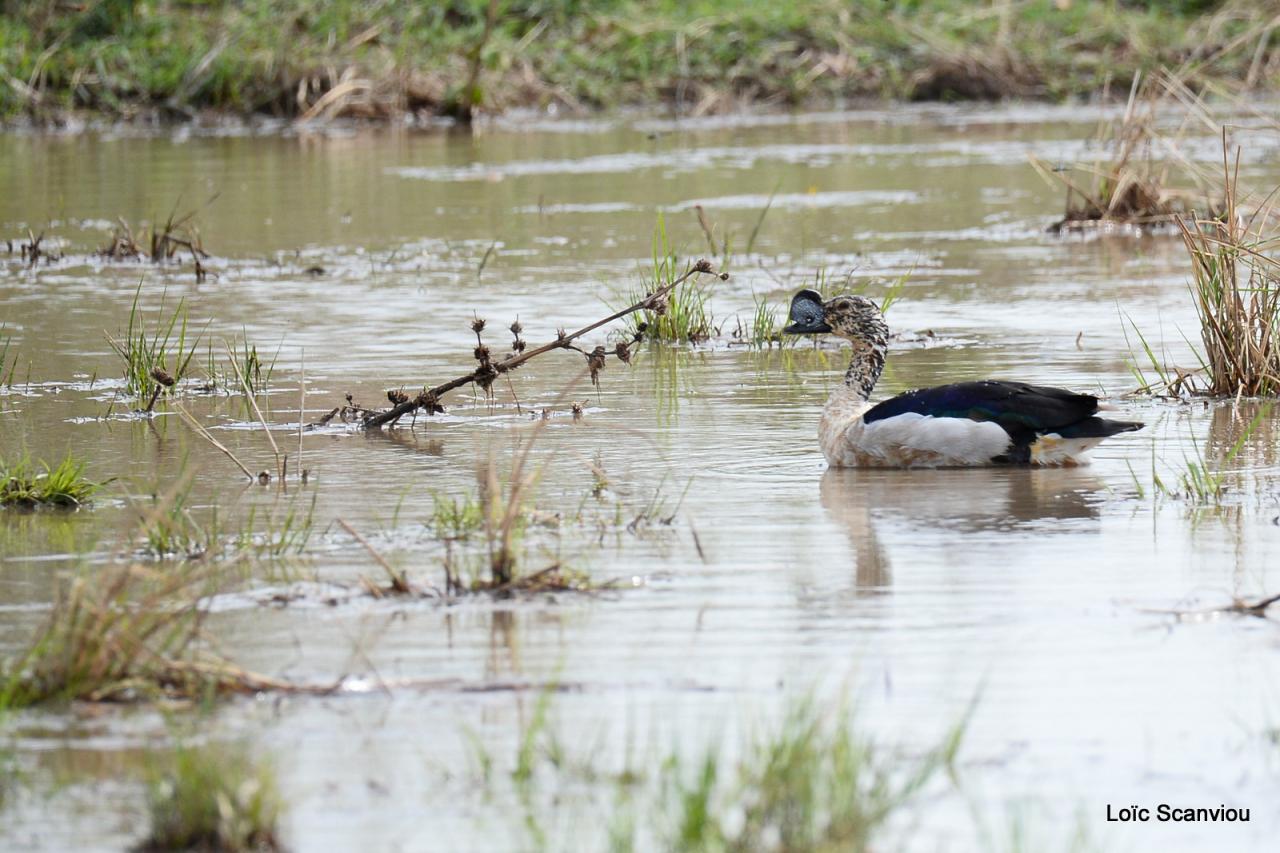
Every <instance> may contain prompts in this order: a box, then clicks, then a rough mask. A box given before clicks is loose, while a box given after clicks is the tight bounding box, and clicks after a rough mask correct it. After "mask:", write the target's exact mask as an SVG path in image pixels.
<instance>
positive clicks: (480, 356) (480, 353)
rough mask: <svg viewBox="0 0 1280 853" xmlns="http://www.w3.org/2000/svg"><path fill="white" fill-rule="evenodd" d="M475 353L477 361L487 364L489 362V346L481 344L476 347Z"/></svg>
mask: <svg viewBox="0 0 1280 853" xmlns="http://www.w3.org/2000/svg"><path fill="white" fill-rule="evenodd" d="M473 355H475V357H476V361H478V362H480V363H481V364H483V365H487V364H488V363H489V348H488V347H487V346H485V345H484V344H481V345H480V346H478V347H476V348H475V352H474V353H473Z"/></svg>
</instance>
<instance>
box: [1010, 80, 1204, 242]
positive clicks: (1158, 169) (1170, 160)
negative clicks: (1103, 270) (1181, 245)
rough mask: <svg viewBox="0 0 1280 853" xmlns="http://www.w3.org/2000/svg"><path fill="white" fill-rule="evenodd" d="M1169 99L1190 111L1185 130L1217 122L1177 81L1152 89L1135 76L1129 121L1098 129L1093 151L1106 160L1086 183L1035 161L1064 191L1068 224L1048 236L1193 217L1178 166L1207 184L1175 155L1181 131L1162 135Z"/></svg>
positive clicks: (1153, 82) (1093, 168)
mask: <svg viewBox="0 0 1280 853" xmlns="http://www.w3.org/2000/svg"><path fill="white" fill-rule="evenodd" d="M1166 94H1174V95H1175V96H1176V97H1177V98H1178V100H1179V102H1180V103H1181V104H1182V105H1183V106H1184V107H1185V109H1186V114H1185V116H1184V120H1183V122H1184V125H1185V124H1186V123H1187V122H1189V121H1191V120H1193V119H1194V120H1203V121H1205V122H1211V120H1210V119H1209V118H1208V110H1207V108H1205V107H1204V105H1203V104H1202V103H1201V102H1200V101H1199V99H1198V98H1197V97H1196V96H1195V95H1194V94H1193V93H1191V92H1190V90H1188V89H1187V88H1186V86H1185V84H1184V83H1183V82H1182V81H1181V80H1180V79H1178V78H1177V77H1176V76H1174V75H1173V74H1171V73H1169V72H1160V73H1159V74H1157V75H1154V76H1152V77H1150V78H1148V79H1147V80H1146V81H1142V78H1141V75H1140V74H1135V75H1134V77H1133V85H1132V87H1131V88H1130V91H1129V101H1128V104H1127V105H1126V107H1125V111H1124V113H1123V114H1122V115H1121V116H1120V118H1118V119H1115V120H1112V121H1104V122H1102V123H1101V124H1100V125H1099V128H1098V132H1097V134H1096V136H1095V139H1094V145H1095V146H1096V147H1097V148H1099V149H1100V150H1102V151H1104V152H1106V153H1105V154H1103V155H1100V156H1099V157H1098V159H1096V160H1095V161H1094V162H1093V164H1092V165H1090V166H1088V167H1086V168H1085V171H1086V172H1087V174H1088V182H1087V183H1082V182H1080V181H1077V180H1074V179H1073V178H1072V177H1070V175H1071V172H1070V170H1067V169H1065V168H1051V167H1050V166H1049V165H1048V164H1046V163H1044V162H1042V161H1040V160H1038V159H1036V158H1034V157H1033V158H1031V164H1032V166H1034V167H1035V169H1036V171H1037V172H1039V173H1040V175H1041V176H1042V177H1043V178H1045V180H1047V181H1049V182H1050V183H1052V184H1055V185H1058V186H1061V187H1063V188H1065V190H1066V201H1065V205H1064V211H1063V217H1062V219H1061V220H1059V221H1058V222H1056V223H1054V224H1053V225H1052V226H1051V227H1050V230H1052V231H1058V232H1061V231H1067V230H1078V229H1081V228H1088V227H1091V226H1094V225H1097V224H1099V223H1121V224H1126V225H1138V226H1143V227H1150V226H1156V225H1166V226H1167V225H1171V224H1173V223H1174V222H1175V221H1176V220H1177V219H1178V218H1179V217H1181V216H1185V215H1186V214H1187V213H1188V212H1189V211H1190V198H1191V193H1190V192H1189V191H1188V190H1187V189H1184V188H1175V187H1173V186H1172V184H1171V181H1172V178H1173V173H1174V168H1175V165H1177V166H1178V168H1179V169H1180V172H1181V174H1183V175H1184V176H1187V177H1190V178H1192V179H1194V180H1196V181H1197V182H1198V183H1202V182H1203V176H1202V175H1201V173H1200V172H1199V170H1198V169H1197V168H1196V167H1195V166H1194V165H1193V164H1192V163H1191V161H1189V160H1187V159H1186V158H1185V157H1179V156H1178V155H1177V139H1178V137H1179V136H1180V135H1181V133H1182V130H1183V128H1181V127H1180V128H1179V129H1178V130H1177V131H1175V132H1174V133H1172V134H1169V133H1165V132H1162V131H1161V130H1160V126H1159V122H1158V115H1159V109H1160V108H1161V106H1162V105H1163V104H1164V99H1165V96H1166Z"/></svg>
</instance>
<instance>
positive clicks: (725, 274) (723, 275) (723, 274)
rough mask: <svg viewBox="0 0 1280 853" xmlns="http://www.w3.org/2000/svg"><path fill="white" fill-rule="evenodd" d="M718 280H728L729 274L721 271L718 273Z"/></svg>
mask: <svg viewBox="0 0 1280 853" xmlns="http://www.w3.org/2000/svg"><path fill="white" fill-rule="evenodd" d="M720 280H721V281H728V280H729V274H728V273H727V272H722V273H720Z"/></svg>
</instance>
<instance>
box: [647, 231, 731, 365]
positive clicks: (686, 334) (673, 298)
mask: <svg viewBox="0 0 1280 853" xmlns="http://www.w3.org/2000/svg"><path fill="white" fill-rule="evenodd" d="M708 239H710V237H709V236H708ZM659 293H661V294H663V295H662V297H661V298H658V299H652V298H651V297H652V296H653V295H655V294H659ZM646 298H650V301H649V302H648V303H647V304H644V306H643V307H642V308H641V309H640V310H638V311H636V312H634V313H633V314H631V315H630V316H629V317H628V319H627V326H626V329H627V333H628V334H629V335H631V336H636V335H644V336H645V337H646V338H648V339H649V340H650V341H655V342H658V343H689V344H697V343H702V342H704V341H707V340H709V339H711V338H712V337H714V336H715V335H717V334H719V331H720V330H719V329H718V328H717V327H716V326H715V324H714V320H715V318H714V317H713V316H712V313H711V288H710V286H709V285H707V284H705V283H704V282H703V281H702V280H701V279H698V278H691V277H690V276H689V275H688V272H687V271H686V272H685V273H684V274H683V275H682V274H681V272H680V260H679V258H678V257H677V255H676V253H675V252H674V251H673V250H672V248H671V244H670V242H669V241H668V239H667V227H666V222H665V221H664V219H663V216H662V214H658V222H657V225H656V226H655V227H654V232H653V261H652V267H651V268H650V270H649V271H647V273H646V274H645V276H644V277H643V279H642V280H641V282H640V283H639V284H637V285H635V286H633V287H631V288H629V289H628V290H627V291H626V292H625V293H624V294H623V301H624V302H626V303H628V304H633V305H634V304H641V303H645V301H646Z"/></svg>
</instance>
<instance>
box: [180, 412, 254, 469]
mask: <svg viewBox="0 0 1280 853" xmlns="http://www.w3.org/2000/svg"><path fill="white" fill-rule="evenodd" d="M173 407H174V408H175V409H177V410H178V414H180V415H182V417H183V418H184V419H185V420H186V422H187V423H188V424H190V425H191V428H192V429H194V430H195V431H196V433H198V434H199V435H200V437H201V438H203V439H204V440H205V441H207V442H209V443H210V444H212V445H213V446H214V447H216V448H218V450H221V451H222V453H223V454H224V455H225V456H226V457H227V458H228V459H230V460H231V461H232V462H234V463H236V467H238V468H239V469H240V470H241V471H243V472H244V475H245V476H246V477H248V478H249V479H250V480H252V479H253V478H254V477H253V472H252V471H250V470H249V469H248V468H246V467H245V466H244V463H243V462H241V461H240V460H239V459H237V458H236V455H235V454H234V453H232V452H231V451H230V450H228V449H227V448H226V447H225V446H224V445H223V444H222V442H220V441H218V440H217V439H216V438H214V437H213V434H212V433H210V432H209V430H207V429H205V428H204V425H203V424H201V423H200V422H199V421H197V420H196V419H195V416H193V415H192V414H191V413H190V412H188V411H187V410H186V409H184V408H182V406H180V405H179V404H178V403H174V404H173Z"/></svg>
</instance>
